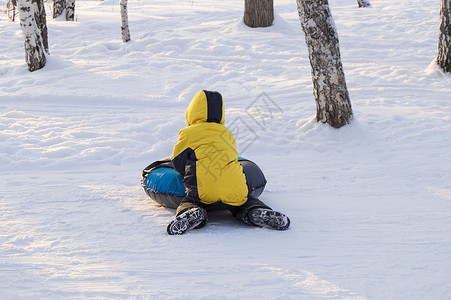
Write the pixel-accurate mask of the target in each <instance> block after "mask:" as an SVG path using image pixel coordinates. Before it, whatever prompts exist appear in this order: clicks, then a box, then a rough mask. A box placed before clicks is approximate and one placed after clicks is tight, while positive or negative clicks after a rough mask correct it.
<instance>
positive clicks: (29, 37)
mask: <svg viewBox="0 0 451 300" xmlns="http://www.w3.org/2000/svg"><path fill="white" fill-rule="evenodd" d="M38 2H39V3H38ZM17 6H18V10H19V17H20V27H21V29H22V33H23V35H24V38H25V42H24V46H25V61H26V62H27V64H28V70H29V71H30V72H33V71H36V70H39V69H41V68H42V67H44V66H45V62H46V57H45V48H44V46H43V43H42V39H41V38H42V37H41V30H42V24H41V25H39V26H41V27H39V26H38V25H37V22H36V19H35V16H36V14H37V13H38V11H36V7H41V6H42V7H43V6H44V5H43V3H42V0H18V1H17ZM41 17H42V16H41ZM43 20H45V15H44V18H43ZM45 27H46V26H45Z"/></svg>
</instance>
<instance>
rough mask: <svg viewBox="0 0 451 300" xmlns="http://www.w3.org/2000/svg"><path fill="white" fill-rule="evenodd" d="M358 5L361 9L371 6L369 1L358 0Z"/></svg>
mask: <svg viewBox="0 0 451 300" xmlns="http://www.w3.org/2000/svg"><path fill="white" fill-rule="evenodd" d="M357 3H358V4H359V7H369V6H371V4H370V1H369V0H357Z"/></svg>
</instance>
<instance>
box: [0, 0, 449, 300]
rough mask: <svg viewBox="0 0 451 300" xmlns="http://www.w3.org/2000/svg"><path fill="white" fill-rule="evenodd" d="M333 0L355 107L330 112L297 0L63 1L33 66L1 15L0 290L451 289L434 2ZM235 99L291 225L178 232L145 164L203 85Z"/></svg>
mask: <svg viewBox="0 0 451 300" xmlns="http://www.w3.org/2000/svg"><path fill="white" fill-rule="evenodd" d="M371 4H372V6H371V7H370V8H358V5H357V3H356V2H353V1H344V0H337V1H331V11H332V14H333V16H334V19H335V24H336V27H337V30H338V36H339V39H340V46H341V49H340V50H341V55H342V62H343V66H344V71H345V75H346V80H347V84H348V89H349V93H350V98H351V103H352V107H353V111H354V119H353V121H352V123H351V124H350V125H347V126H344V127H342V128H341V129H333V128H331V127H330V126H328V125H324V124H319V123H316V121H315V110H316V107H315V102H314V98H313V94H312V90H313V88H312V79H311V74H310V64H309V60H308V52H307V48H306V45H305V42H304V35H303V33H302V30H301V25H300V23H299V19H298V15H297V10H296V3H295V1H289V0H278V1H275V4H274V5H275V12H276V16H275V22H274V26H272V27H269V28H260V29H251V28H247V27H246V26H245V25H244V24H243V21H242V15H243V11H244V7H243V3H242V0H240V1H206V0H196V1H188V0H184V1H163V0H154V1H136V2H130V3H129V4H128V12H129V22H130V24H129V25H130V33H131V38H132V40H131V41H130V42H129V43H126V44H123V43H122V42H121V32H120V7H119V2H118V1H110V0H106V1H103V2H99V1H79V2H77V3H76V5H77V7H76V19H77V21H76V22H65V21H64V20H63V19H61V18H59V19H57V20H52V19H51V18H50V15H51V14H50V13H49V12H50V11H51V10H50V6H49V4H46V10H47V15H48V30H49V45H50V53H51V55H50V56H48V62H47V65H46V66H45V68H44V69H41V70H39V71H36V72H33V73H30V72H28V70H27V66H26V64H25V62H24V49H23V37H22V33H21V30H20V26H19V24H18V23H17V22H16V23H11V22H8V21H7V18H6V16H4V17H1V18H0V23H1V29H0V40H1V41H2V48H1V50H0V165H1V169H2V172H1V174H0V191H1V193H0V298H1V299H80V298H81V299H83V298H96V299H188V298H189V299H237V298H241V299H326V298H327V299H449V298H450V297H451V296H450V295H451V251H449V250H450V249H451V237H450V234H449V232H450V231H451V161H450V154H449V153H450V149H451V141H450V136H451V122H450V121H451V117H450V116H451V104H450V103H451V101H450V100H451V96H450V95H451V93H450V92H451V76H450V75H449V74H443V73H442V72H441V71H440V70H439V69H438V68H437V67H436V65H435V63H434V60H435V57H436V55H437V45H438V29H439V23H440V19H439V10H440V3H439V1H419V0H410V1H402V2H399V1H389V0H379V1H375V0H373V1H372V2H371ZM201 89H207V90H217V91H219V92H221V93H222V94H223V97H224V99H225V101H226V125H227V126H229V129H230V130H231V131H232V132H234V133H235V135H236V137H237V143H238V148H239V151H240V153H239V154H240V155H241V156H244V157H246V158H249V159H251V160H253V161H255V162H256V163H257V164H258V165H259V166H260V167H261V169H262V170H263V171H264V173H265V175H266V177H267V179H268V185H267V188H266V191H265V192H264V193H263V195H262V196H261V199H262V200H263V201H264V202H265V203H267V204H268V205H270V206H271V207H273V208H274V209H276V210H279V211H282V212H284V213H286V214H287V215H288V216H289V217H290V219H291V221H292V226H291V228H290V229H289V230H288V231H285V232H276V231H271V230H268V229H262V228H253V227H249V226H247V225H244V224H240V223H239V222H237V221H236V220H234V219H233V218H232V217H231V216H230V215H229V214H228V213H227V212H222V211H219V212H215V213H212V214H210V222H209V224H208V225H207V227H205V228H203V229H202V230H195V231H192V232H189V233H187V234H186V235H183V236H168V235H167V234H166V231H165V229H166V225H167V223H168V222H169V221H170V219H171V218H172V216H173V215H174V211H173V210H171V209H166V208H163V207H160V206H158V205H157V204H156V203H154V202H152V201H151V200H150V199H149V198H148V197H147V196H146V195H145V193H144V191H143V190H142V188H141V186H140V179H141V171H142V169H143V168H144V167H145V166H147V165H148V164H149V163H151V162H153V161H154V160H157V159H160V158H163V157H166V156H168V155H170V154H171V151H172V147H173V145H174V144H175V143H176V141H177V137H178V131H179V130H180V129H181V128H183V127H184V126H185V120H184V111H185V109H186V107H187V105H188V103H189V101H190V100H191V98H192V97H193V96H194V95H195V93H196V92H197V91H198V90H201Z"/></svg>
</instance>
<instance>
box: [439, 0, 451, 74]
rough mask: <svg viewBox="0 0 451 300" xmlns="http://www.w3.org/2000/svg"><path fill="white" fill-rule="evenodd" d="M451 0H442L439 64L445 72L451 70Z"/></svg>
mask: <svg viewBox="0 0 451 300" xmlns="http://www.w3.org/2000/svg"><path fill="white" fill-rule="evenodd" d="M450 18H451V0H442V5H441V7H440V19H441V21H440V35H439V40H438V55H437V64H438V65H439V66H440V67H441V68H442V70H443V71H445V72H447V73H448V72H451V21H450Z"/></svg>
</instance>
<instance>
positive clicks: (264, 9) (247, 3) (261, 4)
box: [243, 0, 274, 28]
mask: <svg viewBox="0 0 451 300" xmlns="http://www.w3.org/2000/svg"><path fill="white" fill-rule="evenodd" d="M243 20H244V24H246V25H247V26H249V27H253V28H255V27H268V26H271V25H272V22H273V21H274V3H273V0H244V17H243Z"/></svg>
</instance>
